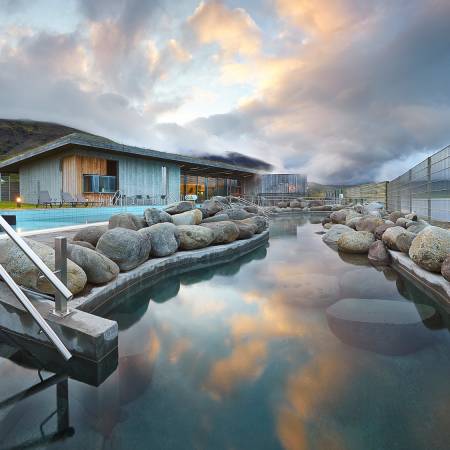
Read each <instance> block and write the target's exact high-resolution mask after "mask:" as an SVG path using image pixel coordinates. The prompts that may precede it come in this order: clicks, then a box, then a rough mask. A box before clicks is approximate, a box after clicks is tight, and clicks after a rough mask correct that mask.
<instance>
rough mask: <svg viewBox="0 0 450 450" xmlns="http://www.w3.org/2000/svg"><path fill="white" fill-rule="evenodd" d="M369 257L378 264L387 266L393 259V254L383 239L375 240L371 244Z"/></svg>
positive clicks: (373, 262)
mask: <svg viewBox="0 0 450 450" xmlns="http://www.w3.org/2000/svg"><path fill="white" fill-rule="evenodd" d="M368 258H369V261H370V262H371V263H372V264H374V265H376V266H387V265H388V264H389V263H390V261H391V255H390V254H389V251H388V250H387V248H386V246H385V245H384V242H382V241H375V242H373V243H372V244H371V246H370V247H369V255H368Z"/></svg>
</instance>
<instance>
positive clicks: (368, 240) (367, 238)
mask: <svg viewBox="0 0 450 450" xmlns="http://www.w3.org/2000/svg"><path fill="white" fill-rule="evenodd" d="M374 240H375V238H374V237H373V234H372V233H371V232H370V231H353V232H350V233H344V234H343V235H342V236H341V237H340V238H339V239H338V241H337V245H338V249H339V250H340V251H342V252H346V253H367V252H368V251H369V247H370V246H371V244H372V242H374Z"/></svg>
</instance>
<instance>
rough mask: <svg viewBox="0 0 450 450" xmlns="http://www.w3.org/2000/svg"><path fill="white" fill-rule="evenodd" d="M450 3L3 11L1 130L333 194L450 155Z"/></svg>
mask: <svg viewBox="0 0 450 450" xmlns="http://www.w3.org/2000/svg"><path fill="white" fill-rule="evenodd" d="M449 23H450V0H372V1H371V0H322V1H321V0H247V1H237V0H204V1H199V0H182V1H173V0H172V1H170V0H95V1H93V0H65V1H64V2H62V1H60V0H36V1H32V2H31V1H27V0H0V117H2V118H13V119H19V118H20V119H33V120H43V121H51V122H57V123H61V124H64V125H69V126H72V127H75V128H79V129H82V130H84V131H88V132H91V133H95V134H99V135H102V136H105V137H108V138H110V139H113V140H116V141H118V142H121V143H126V144H131V145H139V146H143V147H149V148H154V149H157V150H163V151H169V152H177V153H184V154H191V155H203V154H206V153H209V154H216V155H223V154H225V153H226V152H239V153H243V154H245V155H247V156H250V157H253V158H258V159H260V160H263V161H265V162H268V163H270V164H272V165H273V167H274V171H275V172H289V173H296V172H300V173H306V174H307V175H308V178H309V179H310V180H314V181H318V182H322V183H346V184H347V183H358V182H367V181H383V180H390V179H392V178H395V177H396V176H398V175H400V174H401V173H403V172H404V171H405V170H407V169H409V168H410V167H411V166H412V165H414V164H416V163H418V162H420V161H421V160H422V159H424V158H425V157H427V156H429V155H430V154H432V153H433V152H434V151H437V150H439V149H441V148H443V147H445V146H446V145H449V144H450V28H449Z"/></svg>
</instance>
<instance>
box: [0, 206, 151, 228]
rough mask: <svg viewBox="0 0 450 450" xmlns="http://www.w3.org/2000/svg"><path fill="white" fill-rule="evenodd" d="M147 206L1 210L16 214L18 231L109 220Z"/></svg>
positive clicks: (4, 212) (141, 209) (139, 212)
mask: <svg viewBox="0 0 450 450" xmlns="http://www.w3.org/2000/svg"><path fill="white" fill-rule="evenodd" d="M147 208H149V206H123V207H120V206H117V207H114V206H111V207H99V208H80V207H79V208H46V209H35V210H34V209H24V210H0V215H4V214H7V215H9V214H13V215H15V216H16V218H17V225H16V227H15V228H16V230H17V231H34V230H44V229H47V228H57V227H65V226H70V225H79V224H86V223H95V222H103V221H107V220H109V218H110V217H111V216H112V215H113V214H118V213H121V212H129V213H133V214H142V213H143V212H144V211H145V209H147ZM156 208H157V206H156Z"/></svg>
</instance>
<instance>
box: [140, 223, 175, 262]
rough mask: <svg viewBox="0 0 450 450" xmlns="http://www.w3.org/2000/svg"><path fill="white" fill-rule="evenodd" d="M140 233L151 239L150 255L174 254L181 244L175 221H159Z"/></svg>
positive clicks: (158, 256)
mask: <svg viewBox="0 0 450 450" xmlns="http://www.w3.org/2000/svg"><path fill="white" fill-rule="evenodd" d="M138 233H139V234H140V235H141V236H142V237H143V238H144V239H146V240H149V241H150V255H151V256H155V257H157V258H161V257H163V256H169V255H172V254H173V253H175V252H176V251H177V250H178V247H179V245H180V237H179V233H178V228H177V227H176V226H175V225H174V224H173V223H169V222H163V223H157V224H155V225H152V226H151V227H148V228H143V229H142V230H139V231H138Z"/></svg>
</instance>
